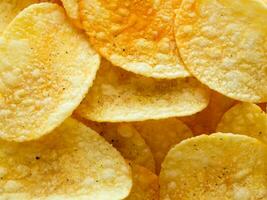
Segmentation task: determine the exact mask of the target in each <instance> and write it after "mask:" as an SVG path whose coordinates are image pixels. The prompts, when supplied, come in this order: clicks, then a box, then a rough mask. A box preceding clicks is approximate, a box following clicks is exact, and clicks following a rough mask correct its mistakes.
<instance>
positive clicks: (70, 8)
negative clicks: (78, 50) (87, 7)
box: [61, 0, 82, 28]
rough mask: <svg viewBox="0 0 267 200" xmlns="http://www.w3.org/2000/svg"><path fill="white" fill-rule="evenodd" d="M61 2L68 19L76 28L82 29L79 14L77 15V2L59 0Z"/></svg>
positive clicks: (76, 0) (75, 0) (73, 0)
mask: <svg viewBox="0 0 267 200" xmlns="http://www.w3.org/2000/svg"><path fill="white" fill-rule="evenodd" d="M61 1H62V3H63V6H64V8H65V10H66V13H67V15H68V16H69V18H70V19H71V20H72V21H73V22H74V24H75V25H76V26H77V27H79V28H82V24H81V19H80V14H79V4H78V0H61Z"/></svg>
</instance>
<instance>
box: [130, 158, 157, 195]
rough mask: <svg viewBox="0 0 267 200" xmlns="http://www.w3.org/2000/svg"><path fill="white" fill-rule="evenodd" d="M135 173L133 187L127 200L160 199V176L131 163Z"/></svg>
mask: <svg viewBox="0 0 267 200" xmlns="http://www.w3.org/2000/svg"><path fill="white" fill-rule="evenodd" d="M130 166H131V167H132V174H133V187H132V190H131V193H130V194H129V196H128V197H127V198H125V200H159V180H158V177H157V176H156V175H155V174H153V173H152V172H151V171H149V170H148V169H146V168H144V167H141V166H138V165H136V164H133V163H130Z"/></svg>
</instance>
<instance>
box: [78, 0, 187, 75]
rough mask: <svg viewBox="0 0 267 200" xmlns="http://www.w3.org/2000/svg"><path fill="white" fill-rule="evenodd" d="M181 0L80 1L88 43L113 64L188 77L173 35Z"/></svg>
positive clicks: (148, 71) (139, 71)
mask: <svg viewBox="0 0 267 200" xmlns="http://www.w3.org/2000/svg"><path fill="white" fill-rule="evenodd" d="M180 1H181V0H162V1H148V0H143V1H133V0H108V1H107V0H81V1H80V14H81V18H82V22H83V27H84V29H85V30H86V33H87V34H88V35H89V37H90V42H91V44H92V45H93V46H94V47H95V48H96V49H97V50H98V52H99V53H100V54H101V55H102V56H103V57H105V58H106V59H108V60H109V61H111V62H112V63H113V64H114V65H116V66H119V67H122V68H123V69H125V70H128V71H131V72H134V73H136V74H141V75H144V76H148V77H154V78H166V79H173V78H178V77H188V76H190V74H189V72H188V71H187V70H186V69H185V67H184V64H183V62H182V60H181V58H180V55H179V53H178V50H177V47H176V42H175V37H174V34H173V21H174V6H177V5H178V4H180Z"/></svg>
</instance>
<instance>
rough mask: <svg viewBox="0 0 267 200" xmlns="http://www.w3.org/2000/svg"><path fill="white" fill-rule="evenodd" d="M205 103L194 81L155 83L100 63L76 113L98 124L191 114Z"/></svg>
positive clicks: (200, 87)
mask: <svg viewBox="0 0 267 200" xmlns="http://www.w3.org/2000/svg"><path fill="white" fill-rule="evenodd" d="M208 102H209V90H208V89H207V88H206V87H205V86H203V85H201V84H200V83H199V82H198V81H197V80H196V79H194V78H186V79H177V80H155V79H152V78H146V77H143V76H140V75H136V74H133V73H131V72H127V71H125V70H122V69H120V68H118V67H114V66H112V65H111V64H110V63H109V62H108V61H106V60H102V65H101V67H100V70H99V72H98V75H97V78H96V80H95V82H94V85H93V87H92V89H91V90H90V92H89V94H88V95H87V97H86V98H85V99H84V101H83V102H82V104H81V105H80V106H79V108H78V109H77V110H76V114H78V115H80V116H82V117H84V118H86V119H89V120H93V121H99V122H122V121H124V122H125V121H143V120H147V119H161V118H167V117H173V116H187V115H192V114H194V113H196V112H199V111H201V110H203V109H204V108H205V107H206V106H207V105H208Z"/></svg>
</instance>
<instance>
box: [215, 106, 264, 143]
mask: <svg viewBox="0 0 267 200" xmlns="http://www.w3.org/2000/svg"><path fill="white" fill-rule="evenodd" d="M217 131H220V132H225V133H229V132H230V133H236V134H244V135H248V136H250V137H255V138H257V139H259V140H261V141H262V142H264V143H266V144H267V114H266V113H265V112H264V111H263V110H261V108H260V107H259V106H257V105H255V104H252V103H240V104H237V105H235V106H234V107H232V108H231V109H230V110H228V111H227V112H226V113H225V114H224V116H223V117H222V119H221V121H220V123H219V124H218V127H217Z"/></svg>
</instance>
